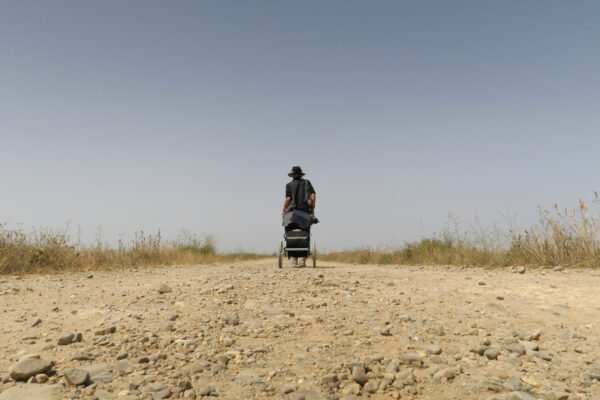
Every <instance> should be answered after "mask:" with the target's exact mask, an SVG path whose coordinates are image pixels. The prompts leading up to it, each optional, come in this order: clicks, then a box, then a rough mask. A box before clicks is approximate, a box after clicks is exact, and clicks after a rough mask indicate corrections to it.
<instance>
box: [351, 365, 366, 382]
mask: <svg viewBox="0 0 600 400" xmlns="http://www.w3.org/2000/svg"><path fill="white" fill-rule="evenodd" d="M350 372H351V373H352V379H353V380H354V382H356V383H358V384H359V385H361V386H363V385H364V384H365V383H366V382H367V374H366V372H365V366H364V364H362V363H354V364H350Z"/></svg>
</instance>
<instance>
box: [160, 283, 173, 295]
mask: <svg viewBox="0 0 600 400" xmlns="http://www.w3.org/2000/svg"><path fill="white" fill-rule="evenodd" d="M156 290H157V291H158V293H160V294H165V293H171V292H172V291H173V289H171V286H169V285H167V284H166V283H163V284H162V285H160V286H159V287H158V289H156Z"/></svg>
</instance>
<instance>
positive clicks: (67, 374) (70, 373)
mask: <svg viewBox="0 0 600 400" xmlns="http://www.w3.org/2000/svg"><path fill="white" fill-rule="evenodd" d="M63 376H64V378H65V380H66V381H67V383H68V384H69V385H74V386H80V385H85V384H87V383H88V382H89V381H90V373H89V372H88V371H86V370H83V369H78V368H69V369H66V370H64V371H63Z"/></svg>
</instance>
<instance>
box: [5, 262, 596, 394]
mask: <svg viewBox="0 0 600 400" xmlns="http://www.w3.org/2000/svg"><path fill="white" fill-rule="evenodd" d="M599 287H600V272H598V271H591V270H563V271H554V270H552V269H527V270H526V271H524V273H519V272H517V271H516V269H504V270H485V269H481V268H457V267H410V266H398V267H394V266H373V265H367V266H364V265H347V264H339V263H324V262H321V263H319V267H318V268H316V269H312V268H305V269H295V268H291V266H290V265H289V264H287V265H285V266H284V268H283V269H282V270H278V269H277V268H276V261H275V260H261V261H252V262H244V263H236V264H235V265H230V264H229V265H228V264H225V265H209V266H198V267H168V268H154V269H135V270H124V271H104V272H93V273H76V274H66V275H51V276H46V275H43V276H26V277H23V278H21V279H17V278H16V277H10V276H5V277H0V304H1V306H2V311H3V313H2V323H1V324H0V375H3V376H2V383H1V384H0V399H1V400H6V399H17V398H19V399H23V398H27V397H26V395H25V393H26V392H33V391H37V393H38V394H36V395H34V397H31V398H37V399H64V398H72V399H92V398H99V399H109V398H110V399H146V398H147V399H162V398H202V397H203V396H216V395H218V398H221V399H262V398H282V399H297V400H299V399H306V400H308V399H322V398H324V399H342V398H343V399H352V398H366V397H369V398H371V399H388V398H402V399H532V398H533V399H600V382H599V380H600V296H599V295H598V288H599ZM161 292H162V293H161ZM69 332H70V333H72V335H71V334H69ZM78 333H81V334H82V335H81V340H80V341H79V340H78V339H79V338H78V337H77V334H78ZM61 336H62V338H61V339H60V342H61V343H66V344H60V345H59V338H60V337H61ZM30 357H39V358H40V360H37V361H31V360H32V359H31V358H30ZM19 359H22V361H21V362H19V363H18V361H19ZM45 361H48V362H47V363H46V362H45ZM9 370H10V372H9ZM11 375H12V376H13V378H11ZM28 376H32V377H30V378H28ZM15 377H17V379H21V380H20V381H17V382H15V380H14V378H15ZM27 380H29V381H30V382H31V383H29V384H26V383H25V382H26V381H27ZM36 381H37V382H41V383H40V384H39V385H35V384H34V382H36ZM68 382H71V384H70V383H68ZM77 383H79V384H80V385H79V386H75V385H74V384H77ZM40 393H41V394H40ZM15 396H16V397H15Z"/></svg>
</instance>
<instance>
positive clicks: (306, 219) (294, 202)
mask: <svg viewBox="0 0 600 400" xmlns="http://www.w3.org/2000/svg"><path fill="white" fill-rule="evenodd" d="M288 176H289V177H291V178H292V181H291V182H289V183H287V184H286V185H285V200H284V202H283V211H282V212H281V215H282V222H283V223H282V224H283V227H284V229H285V232H286V233H285V235H284V236H285V238H286V255H287V256H288V258H291V259H292V262H293V263H294V264H295V265H296V266H298V267H304V266H305V264H306V257H307V256H308V255H309V254H311V252H310V244H309V240H310V226H311V225H313V224H316V223H318V222H319V220H318V219H317V218H316V217H315V214H314V210H315V203H316V200H317V194H316V191H315V188H314V187H313V185H312V183H310V181H309V180H308V179H303V178H302V177H303V176H304V172H302V168H300V167H299V166H294V167H292V171H291V172H290V173H289V174H288ZM314 251H316V250H315V249H313V253H312V254H315V255H316V253H314ZM313 258H314V257H313ZM313 264H314V260H313ZM279 267H280V268H281V258H280V263H279Z"/></svg>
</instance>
